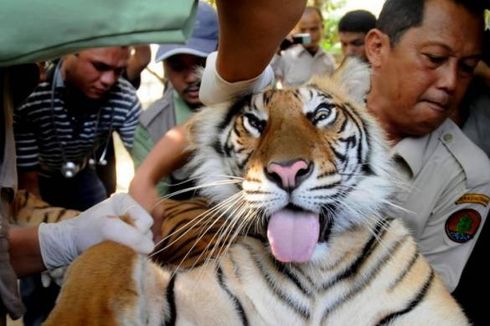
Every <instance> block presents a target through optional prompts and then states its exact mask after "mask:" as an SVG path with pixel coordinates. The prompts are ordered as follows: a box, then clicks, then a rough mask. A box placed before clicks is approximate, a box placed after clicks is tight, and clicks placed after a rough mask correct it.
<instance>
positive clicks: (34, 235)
mask: <svg viewBox="0 0 490 326" xmlns="http://www.w3.org/2000/svg"><path fill="white" fill-rule="evenodd" d="M9 241H10V262H11V264H12V267H13V268H14V270H15V272H16V273H17V276H19V277H23V276H26V275H30V274H32V273H36V272H40V271H43V270H44V269H46V267H45V266H44V263H43V259H42V257H41V250H40V247H39V237H38V227H37V226H35V227H11V228H10V231H9Z"/></svg>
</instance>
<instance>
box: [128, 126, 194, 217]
mask: <svg viewBox="0 0 490 326" xmlns="http://www.w3.org/2000/svg"><path fill="white" fill-rule="evenodd" d="M187 146H188V142H187V139H186V138H185V130H184V127H182V126H177V127H175V128H173V129H171V130H170V131H168V132H167V133H166V134H165V136H164V137H162V139H160V141H159V142H158V143H157V144H156V145H155V147H154V148H153V149H152V151H151V152H150V153H149V154H148V156H147V157H146V158H145V160H144V161H143V163H142V164H141V165H140V166H139V168H138V169H137V170H136V173H135V176H134V179H133V181H132V182H131V185H130V188H129V193H130V194H131V196H133V198H134V199H136V201H137V202H138V203H139V204H140V205H142V206H143V207H144V208H145V209H146V210H147V211H151V210H152V208H153V206H154V205H155V204H156V202H157V201H158V199H159V196H158V192H157V184H158V182H159V181H160V180H161V179H162V178H164V177H166V176H168V175H169V174H170V173H171V172H172V171H173V170H175V169H177V168H179V167H180V166H181V165H182V164H183V163H184V162H185V159H186V158H187V156H188V152H187V151H186V148H187Z"/></svg>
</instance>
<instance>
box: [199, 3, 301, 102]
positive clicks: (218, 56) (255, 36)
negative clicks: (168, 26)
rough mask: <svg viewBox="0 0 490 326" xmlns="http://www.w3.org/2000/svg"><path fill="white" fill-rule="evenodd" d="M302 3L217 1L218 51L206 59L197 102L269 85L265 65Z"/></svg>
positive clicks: (271, 75)
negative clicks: (278, 11) (218, 24)
mask: <svg viewBox="0 0 490 326" xmlns="http://www.w3.org/2000/svg"><path fill="white" fill-rule="evenodd" d="M305 4H306V1H305V0H286V1H281V0H271V1H260V0H248V1H239V2H235V1H229V0H227V1H226V0H221V1H218V18H219V22H220V37H219V42H218V52H213V53H211V54H210V55H209V56H208V58H207V60H206V67H205V69H204V73H203V75H202V82H201V88H200V90H199V98H200V99H201V101H202V102H203V103H204V104H206V105H212V104H216V103H220V102H225V101H229V100H232V99H234V98H236V97H238V96H241V95H245V94H250V93H255V92H260V91H262V90H263V89H265V88H266V87H267V86H269V85H270V84H271V83H272V82H273V79H274V73H273V71H272V68H271V67H270V65H269V63H270V61H271V60H272V57H273V56H274V54H275V52H276V51H277V48H279V45H280V43H281V42H282V41H283V39H284V38H285V37H286V36H287V35H288V33H289V32H290V30H291V29H292V28H293V27H294V26H295V24H296V23H297V21H298V20H299V18H300V17H301V15H302V14H303V10H304V7H305ZM279 8H280V10H281V14H280V15H278V14H277V10H279Z"/></svg>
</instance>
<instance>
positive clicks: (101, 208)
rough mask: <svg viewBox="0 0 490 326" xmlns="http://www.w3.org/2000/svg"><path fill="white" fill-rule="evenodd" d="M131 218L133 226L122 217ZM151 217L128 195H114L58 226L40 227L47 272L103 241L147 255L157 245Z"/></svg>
mask: <svg viewBox="0 0 490 326" xmlns="http://www.w3.org/2000/svg"><path fill="white" fill-rule="evenodd" d="M122 215H127V216H129V217H130V218H131V219H132V221H133V224H134V226H131V225H129V224H127V223H125V222H123V221H122V220H121V219H120V218H119V216H122ZM152 224H153V219H152V217H151V216H150V215H149V214H148V213H147V212H146V211H145V210H144V209H143V208H142V207H141V206H140V205H139V204H137V203H136V201H135V200H134V199H133V198H131V196H129V195H128V194H115V195H113V196H112V197H111V198H108V199H106V200H104V201H103V202H101V203H99V204H97V205H95V206H93V207H91V208H89V209H88V210H86V211H84V212H82V213H81V214H80V215H79V216H77V217H75V218H72V219H69V220H65V221H62V222H59V223H49V224H47V223H42V224H41V225H39V245H40V247H41V255H42V258H43V261H44V265H45V266H46V267H47V268H48V269H53V268H56V267H60V266H64V265H67V264H69V263H70V262H71V261H72V260H74V259H75V258H76V257H77V256H78V255H80V254H81V253H82V252H83V251H84V250H85V249H87V248H88V247H90V246H93V245H95V244H97V243H99V242H101V241H104V240H113V241H116V242H118V243H121V244H124V245H127V246H129V247H131V248H133V249H134V250H136V251H138V252H140V253H143V254H148V253H150V252H151V251H152V250H153V247H154V243H153V241H152V234H151V231H150V228H151V225H152Z"/></svg>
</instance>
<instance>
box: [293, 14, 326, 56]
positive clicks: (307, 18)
mask: <svg viewBox="0 0 490 326" xmlns="http://www.w3.org/2000/svg"><path fill="white" fill-rule="evenodd" d="M296 30H297V31H298V33H309V34H310V36H311V43H310V44H306V45H303V46H304V47H305V48H306V49H307V50H311V51H316V50H317V49H318V47H319V45H320V42H321V40H322V36H323V22H322V20H321V18H320V16H319V15H318V13H317V12H315V11H313V10H311V11H306V12H305V13H304V14H303V16H302V17H301V19H300V21H299V23H298V25H297V26H296Z"/></svg>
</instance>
